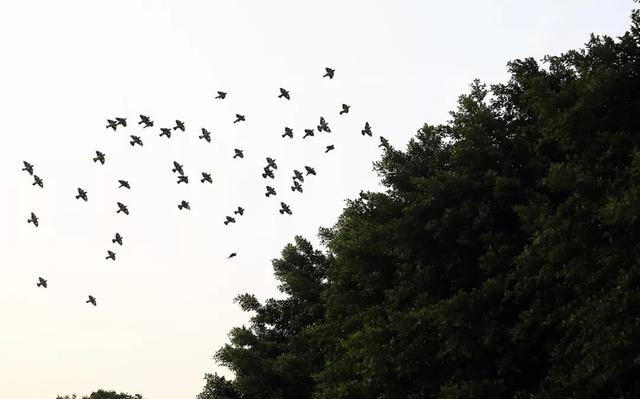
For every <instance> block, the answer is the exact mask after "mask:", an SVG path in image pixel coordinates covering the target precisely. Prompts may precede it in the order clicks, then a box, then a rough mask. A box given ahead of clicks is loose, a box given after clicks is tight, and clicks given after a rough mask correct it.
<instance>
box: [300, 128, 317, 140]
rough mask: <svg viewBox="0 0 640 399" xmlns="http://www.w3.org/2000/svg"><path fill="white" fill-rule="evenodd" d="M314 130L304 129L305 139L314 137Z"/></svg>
mask: <svg viewBox="0 0 640 399" xmlns="http://www.w3.org/2000/svg"><path fill="white" fill-rule="evenodd" d="M313 135H314V134H313V129H304V136H302V138H303V139H305V138H307V136H313Z"/></svg>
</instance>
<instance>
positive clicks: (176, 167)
mask: <svg viewBox="0 0 640 399" xmlns="http://www.w3.org/2000/svg"><path fill="white" fill-rule="evenodd" d="M325 71H326V73H325V74H324V75H323V78H324V77H328V78H329V79H333V76H334V74H335V70H334V69H332V68H325ZM226 96H227V93H226V92H223V91H218V92H217V96H216V97H215V99H217V100H224V99H225V98H226ZM278 98H284V99H286V100H291V95H290V93H289V91H288V90H286V89H284V88H280V94H279V95H278ZM350 108H351V106H349V105H347V104H342V109H341V111H340V113H339V114H340V115H344V114H348V113H349V109H350ZM245 120H246V118H245V116H244V115H241V114H236V119H235V120H234V122H233V123H239V122H244V121H245ZM138 125H143V126H142V127H143V128H149V127H153V125H154V122H153V120H152V119H151V118H150V117H148V116H146V115H140V121H139V122H138ZM119 126H122V127H127V118H122V117H117V118H114V119H108V120H107V125H106V128H107V129H113V131H114V132H115V131H116V130H117V129H118V127H119ZM176 130H180V131H182V132H185V131H186V127H185V123H184V122H183V121H180V120H176V121H175V126H173V127H172V128H166V127H163V128H160V137H166V138H167V139H170V138H171V134H172V133H173V132H174V131H176ZM317 131H318V132H319V133H321V132H326V133H331V128H330V127H329V124H328V123H327V121H326V120H325V118H324V117H320V122H319V124H318V126H317ZM201 132H202V134H201V135H200V136H199V137H198V138H199V139H202V140H205V141H206V142H207V143H210V142H211V132H209V131H208V130H207V129H205V128H201ZM314 134H315V130H314V129H305V130H304V135H303V136H302V138H303V139H305V138H307V137H310V136H311V137H312V136H314ZM361 134H362V135H363V136H369V137H371V136H372V135H373V133H372V131H371V126H370V125H369V122H366V123H365V126H364V128H363V129H362V131H361ZM293 136H294V133H293V129H291V128H289V127H285V128H284V134H283V135H282V138H287V137H288V138H290V139H292V138H293ZM130 138H131V141H129V144H131V146H134V147H135V146H136V145H138V146H141V147H142V146H144V143H143V141H142V139H141V138H140V136H136V135H130ZM388 146H389V142H388V141H387V140H386V139H385V138H384V137H382V136H380V145H379V147H388ZM334 149H335V146H334V145H333V144H331V145H328V146H326V148H325V153H328V152H329V151H332V150H334ZM233 158H234V159H236V158H240V159H242V158H244V152H243V150H242V149H239V148H235V149H234V155H233ZM93 162H94V163H100V164H101V165H104V164H105V162H106V155H105V154H104V153H103V152H101V151H96V156H95V157H94V158H93ZM266 162H267V165H266V166H265V167H264V168H263V173H262V177H263V178H264V179H274V178H275V174H274V170H276V169H278V165H277V163H276V160H275V159H273V158H270V157H267V158H266ZM23 164H24V167H23V168H22V170H23V171H26V172H27V173H28V174H29V175H30V176H32V177H33V180H34V181H33V183H32V185H33V186H38V187H40V188H44V181H43V179H42V178H41V177H40V176H38V175H37V174H35V170H34V168H35V167H34V165H33V164H31V163H29V162H27V161H23ZM304 168H305V172H306V174H303V173H302V172H301V171H299V170H294V171H293V177H292V184H293V185H292V186H291V191H294V192H295V191H297V192H300V193H302V192H303V188H302V183H304V179H305V177H306V176H309V175H312V176H315V175H316V171H315V169H314V168H313V167H311V166H305V167H304ZM172 172H173V173H176V174H177V184H182V183H184V184H189V176H187V175H186V174H185V171H184V166H183V165H181V164H180V163H178V162H177V161H173V169H172ZM201 174H202V178H201V179H200V182H201V183H203V184H205V183H208V184H213V179H212V177H211V174H210V173H207V172H201ZM118 183H119V186H118V188H125V189H127V190H130V189H131V185H130V184H129V182H128V181H126V180H118ZM77 191H78V194H77V195H76V196H75V198H76V199H77V200H82V201H85V202H87V201H88V200H89V197H88V193H87V191H86V190H84V189H83V188H81V187H78V190H77ZM264 195H265V196H266V197H270V196H275V195H277V193H276V190H275V188H273V187H271V186H269V185H266V192H265V194H264ZM116 205H117V207H118V209H117V210H116V213H123V214H124V215H129V208H128V207H127V205H126V204H124V203H122V202H117V203H116ZM178 209H179V210H190V209H191V206H190V204H189V202H188V201H186V200H182V201H181V202H180V203H179V204H178ZM244 212H245V210H244V208H242V207H240V206H239V207H238V208H237V209H236V210H235V211H234V212H233V215H228V216H226V217H225V220H224V222H223V223H224V224H225V225H228V224H230V223H236V219H235V218H236V215H238V216H242V215H244ZM279 212H280V214H281V215H284V214H287V215H292V214H293V212H292V211H291V207H290V206H289V205H288V204H286V203H285V202H280V209H279ZM27 223H31V224H33V225H34V226H35V227H38V226H39V218H38V216H37V215H36V214H35V213H34V212H31V216H30V218H29V219H27ZM111 241H112V244H118V245H119V246H122V245H123V236H122V235H121V234H120V233H118V232H116V233H115V235H114V238H113V239H112V240H111ZM235 256H237V253H236V252H232V253H231V254H230V255H229V256H228V258H233V257H235ZM105 259H107V260H112V261H115V260H116V253H115V252H114V251H112V250H107V256H106V257H105ZM36 286H37V287H42V288H47V280H46V279H44V278H43V277H38V283H37V284H36ZM86 303H90V304H92V305H93V306H97V301H96V298H95V297H94V296H92V295H88V299H87V301H86Z"/></svg>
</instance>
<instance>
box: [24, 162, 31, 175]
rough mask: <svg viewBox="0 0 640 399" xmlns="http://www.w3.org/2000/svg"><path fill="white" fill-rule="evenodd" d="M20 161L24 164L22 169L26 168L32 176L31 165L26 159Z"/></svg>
mask: <svg viewBox="0 0 640 399" xmlns="http://www.w3.org/2000/svg"><path fill="white" fill-rule="evenodd" d="M22 163H23V164H24V168H22V170H26V171H27V173H29V174H30V175H32V176H33V165H31V164H30V163H29V162H27V161H22Z"/></svg>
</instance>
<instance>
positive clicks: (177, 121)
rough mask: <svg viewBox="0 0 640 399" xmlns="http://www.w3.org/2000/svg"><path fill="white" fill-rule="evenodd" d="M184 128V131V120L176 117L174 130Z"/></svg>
mask: <svg viewBox="0 0 640 399" xmlns="http://www.w3.org/2000/svg"><path fill="white" fill-rule="evenodd" d="M178 129H180V130H182V131H183V132H184V122H182V121H180V120H177V119H176V125H175V126H174V127H173V130H178Z"/></svg>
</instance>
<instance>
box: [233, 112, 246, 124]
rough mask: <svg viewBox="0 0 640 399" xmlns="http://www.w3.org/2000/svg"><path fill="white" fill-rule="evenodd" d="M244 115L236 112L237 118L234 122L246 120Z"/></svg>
mask: <svg viewBox="0 0 640 399" xmlns="http://www.w3.org/2000/svg"><path fill="white" fill-rule="evenodd" d="M244 120H245V119H244V115H240V114H236V120H235V121H233V123H237V122H244Z"/></svg>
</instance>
